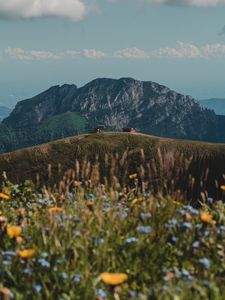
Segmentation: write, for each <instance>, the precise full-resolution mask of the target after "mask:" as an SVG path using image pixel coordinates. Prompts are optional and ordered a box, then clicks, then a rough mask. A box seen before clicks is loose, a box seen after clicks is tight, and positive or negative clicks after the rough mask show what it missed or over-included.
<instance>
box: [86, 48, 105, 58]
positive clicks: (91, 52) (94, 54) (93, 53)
mask: <svg viewBox="0 0 225 300" xmlns="http://www.w3.org/2000/svg"><path fill="white" fill-rule="evenodd" d="M83 55H84V56H85V57H88V58H103V57H106V56H107V54H106V53H105V52H103V51H97V50H95V49H84V50H83Z"/></svg>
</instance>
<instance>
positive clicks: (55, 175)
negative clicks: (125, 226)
mask: <svg viewBox="0 0 225 300" xmlns="http://www.w3.org/2000/svg"><path fill="white" fill-rule="evenodd" d="M224 150H225V145H219V144H210V143H200V142H192V141H178V140H169V139H163V138H157V137H151V136H147V135H141V134H133V135H132V134H129V133H102V134H86V135H80V136H75V137H71V138H66V139H64V140H59V141H56V142H52V143H48V144H44V145H40V146H37V147H32V148H27V149H22V150H18V151H15V152H12V153H7V154H2V155H0V168H1V170H2V171H6V173H7V176H8V178H9V180H10V181H12V182H14V183H17V182H21V181H24V180H26V179H32V180H33V181H35V182H36V181H38V182H40V184H44V183H46V182H47V183H48V184H49V185H54V184H55V183H56V182H58V181H59V180H61V179H62V177H63V174H64V173H65V172H66V171H69V170H71V169H75V167H77V166H78V167H79V170H78V169H77V170H75V173H76V176H77V178H78V179H79V180H86V179H88V178H90V177H91V176H92V173H93V168H94V169H97V170H98V176H99V177H100V181H101V182H102V183H105V182H113V178H114V177H117V178H118V180H119V183H120V185H121V186H123V185H124V184H126V183H127V182H126V179H125V178H127V174H128V173H131V172H137V173H138V175H139V177H140V178H141V180H142V181H146V182H147V184H148V185H149V188H151V189H152V190H153V191H154V192H156V193H157V192H158V191H159V190H160V191H162V192H165V193H166V192H170V193H172V192H173V191H177V190H178V189H180V190H182V191H183V192H185V193H186V197H187V198H188V199H194V200H196V198H199V197H201V195H203V194H204V195H205V196H207V193H209V195H211V196H213V197H216V198H220V197H221V191H220V189H219V186H220V185H221V184H224V178H223V174H225V151H224ZM48 165H51V170H52V172H51V176H49V174H48V172H47V169H48ZM78 173H79V174H78ZM37 178H38V180H37Z"/></svg>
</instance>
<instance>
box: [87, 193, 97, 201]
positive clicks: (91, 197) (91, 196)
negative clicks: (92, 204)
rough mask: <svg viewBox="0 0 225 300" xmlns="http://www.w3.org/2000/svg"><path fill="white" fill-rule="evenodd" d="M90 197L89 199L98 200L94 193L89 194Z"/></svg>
mask: <svg viewBox="0 0 225 300" xmlns="http://www.w3.org/2000/svg"><path fill="white" fill-rule="evenodd" d="M88 199H89V200H96V197H95V195H94V194H89V195H88Z"/></svg>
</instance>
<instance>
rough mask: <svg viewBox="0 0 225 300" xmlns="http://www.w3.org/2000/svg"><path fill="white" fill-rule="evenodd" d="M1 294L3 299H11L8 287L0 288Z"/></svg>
mask: <svg viewBox="0 0 225 300" xmlns="http://www.w3.org/2000/svg"><path fill="white" fill-rule="evenodd" d="M0 294H2V296H3V299H9V298H10V295H11V291H10V289H8V288H6V287H2V288H0Z"/></svg>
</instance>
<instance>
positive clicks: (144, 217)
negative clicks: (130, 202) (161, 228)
mask: <svg viewBox="0 0 225 300" xmlns="http://www.w3.org/2000/svg"><path fill="white" fill-rule="evenodd" d="M151 216H152V215H151V214H150V213H143V212H142V213H141V214H140V217H141V219H142V221H146V220H148V219H150V218H151Z"/></svg>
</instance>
